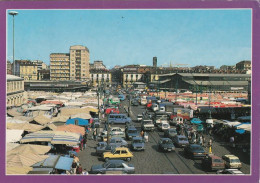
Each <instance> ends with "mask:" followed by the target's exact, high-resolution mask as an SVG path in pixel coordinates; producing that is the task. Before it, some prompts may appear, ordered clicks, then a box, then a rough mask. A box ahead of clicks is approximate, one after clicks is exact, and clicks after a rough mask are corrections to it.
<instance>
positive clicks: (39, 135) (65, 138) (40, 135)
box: [20, 131, 81, 145]
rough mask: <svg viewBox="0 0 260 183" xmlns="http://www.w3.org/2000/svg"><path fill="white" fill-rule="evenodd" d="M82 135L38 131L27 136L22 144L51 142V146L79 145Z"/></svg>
mask: <svg viewBox="0 0 260 183" xmlns="http://www.w3.org/2000/svg"><path fill="white" fill-rule="evenodd" d="M80 137H81V136H80V134H78V133H72V132H64V131H38V132H35V133H30V134H27V135H25V136H24V137H23V138H22V139H21V140H20V142H21V143H28V142H50V143H51V144H66V145H78V143H79V140H80Z"/></svg>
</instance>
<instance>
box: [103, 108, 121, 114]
mask: <svg viewBox="0 0 260 183" xmlns="http://www.w3.org/2000/svg"><path fill="white" fill-rule="evenodd" d="M105 113H106V114H119V109H118V108H107V109H106V111H105Z"/></svg>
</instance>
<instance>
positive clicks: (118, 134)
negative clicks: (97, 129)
mask: <svg viewBox="0 0 260 183" xmlns="http://www.w3.org/2000/svg"><path fill="white" fill-rule="evenodd" d="M110 135H111V136H112V137H115V136H116V137H122V138H125V131H124V130H123V129H122V128H120V127H112V128H111V129H110Z"/></svg>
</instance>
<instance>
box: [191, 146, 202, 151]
mask: <svg viewBox="0 0 260 183" xmlns="http://www.w3.org/2000/svg"><path fill="white" fill-rule="evenodd" d="M191 149H193V150H196V151H203V149H202V147H200V146H195V147H192V148H191Z"/></svg>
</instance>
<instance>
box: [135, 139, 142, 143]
mask: <svg viewBox="0 0 260 183" xmlns="http://www.w3.org/2000/svg"><path fill="white" fill-rule="evenodd" d="M134 143H143V140H141V139H138V140H134Z"/></svg>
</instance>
